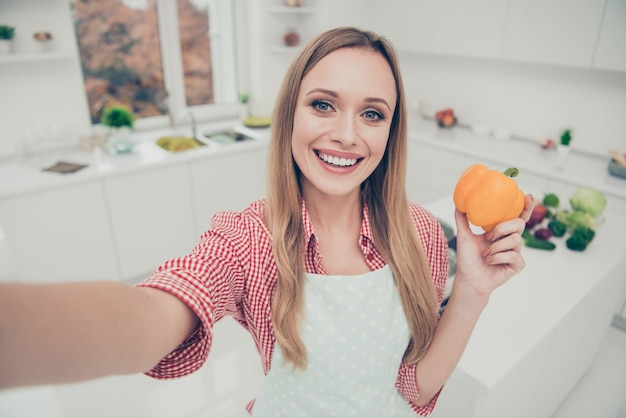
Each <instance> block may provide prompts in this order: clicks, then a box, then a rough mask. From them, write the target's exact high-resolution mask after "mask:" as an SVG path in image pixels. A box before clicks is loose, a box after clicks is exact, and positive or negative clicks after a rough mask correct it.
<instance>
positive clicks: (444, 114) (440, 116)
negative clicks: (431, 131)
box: [435, 108, 457, 128]
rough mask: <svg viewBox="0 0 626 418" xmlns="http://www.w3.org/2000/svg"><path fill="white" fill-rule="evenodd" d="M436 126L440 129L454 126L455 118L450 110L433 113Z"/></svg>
mask: <svg viewBox="0 0 626 418" xmlns="http://www.w3.org/2000/svg"><path fill="white" fill-rule="evenodd" d="M435 119H436V120H437V125H439V127H441V128H451V127H453V126H454V125H456V120H457V119H456V116H455V115H454V110H452V109H451V108H447V109H443V110H440V111H438V112H437V113H435Z"/></svg>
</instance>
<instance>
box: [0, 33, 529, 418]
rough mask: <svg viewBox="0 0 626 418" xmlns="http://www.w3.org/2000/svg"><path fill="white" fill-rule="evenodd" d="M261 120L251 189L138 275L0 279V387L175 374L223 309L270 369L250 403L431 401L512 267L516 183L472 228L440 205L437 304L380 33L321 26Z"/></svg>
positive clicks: (433, 249) (518, 224) (283, 408)
mask: <svg viewBox="0 0 626 418" xmlns="http://www.w3.org/2000/svg"><path fill="white" fill-rule="evenodd" d="M273 120H274V121H275V123H274V125H273V128H272V141H271V144H270V148H269V153H268V154H269V167H270V169H269V176H268V179H269V180H268V196H267V201H264V200H262V201H258V202H254V203H253V204H252V205H251V206H250V207H249V208H247V209H246V210H245V211H243V212H241V213H234V212H226V213H221V214H218V215H216V216H215V217H214V219H213V226H212V228H211V230H209V231H207V232H206V233H205V234H204V235H203V236H202V237H201V239H200V242H199V243H198V245H197V246H196V248H194V250H193V251H192V252H191V253H190V254H189V255H187V256H185V257H181V258H177V259H173V260H170V261H168V262H166V263H164V264H163V265H162V266H161V267H159V268H158V269H157V270H156V271H155V272H154V273H153V274H152V275H151V276H150V277H149V278H148V279H146V280H145V281H144V282H142V283H140V284H139V285H138V286H136V287H128V286H124V285H123V284H120V283H110V282H97V283H80V284H56V285H48V286H29V287H23V286H15V285H12V286H4V287H2V288H0V387H8V386H19V385H26V384H42V383H49V382H64V381H75V380H81V379H89V378H95V377H99V376H103V375H107V374H121V373H136V372H144V371H146V370H148V372H147V374H148V375H150V376H153V377H157V378H169V377H177V376H182V375H185V374H187V373H190V372H193V371H195V370H197V369H198V368H199V367H200V366H201V365H202V364H203V362H204V361H205V360H206V358H207V356H208V354H209V350H210V346H211V342H212V327H213V324H214V323H215V322H216V321H218V320H219V319H221V318H222V317H224V316H225V315H231V316H233V317H234V318H235V319H236V320H237V321H239V322H240V323H241V324H242V325H243V326H244V327H245V328H246V329H247V330H248V331H249V332H250V334H251V335H252V337H253V339H254V341H255V343H256V346H257V348H258V350H259V353H260V355H261V360H262V363H263V367H264V370H265V372H266V374H267V375H268V376H267V379H266V382H265V385H264V388H263V391H262V393H261V394H260V395H259V397H258V399H257V401H256V404H255V405H254V407H253V408H252V413H253V415H254V416H259V417H266V416H285V417H291V416H300V415H301V414H302V413H305V414H308V416H314V417H319V416H327V415H332V414H334V415H335V416H349V415H355V416H363V417H366V416H372V417H380V416H386V417H396V416H398V417H403V416H414V415H415V413H416V412H417V413H420V414H423V415H425V414H428V413H429V412H431V411H432V409H433V407H434V404H435V402H436V399H437V395H438V393H439V391H440V389H441V387H442V386H443V384H444V383H445V381H446V380H447V378H448V377H449V376H450V374H451V373H452V371H453V370H454V368H455V366H456V364H457V362H458V360H459V358H460V356H461V354H462V352H463V349H464V347H465V345H466V343H467V341H468V339H469V337H470V334H471V332H472V329H473V327H474V325H475V323H476V321H477V320H478V318H479V315H480V312H481V311H482V309H483V308H484V307H485V305H486V303H487V300H488V298H489V295H490V293H491V292H492V291H493V290H494V289H495V288H496V287H498V286H499V285H501V284H503V283H504V282H505V281H506V280H508V279H509V278H510V277H511V276H512V275H513V274H515V273H516V272H519V271H520V270H521V269H522V268H523V266H524V261H523V259H522V257H521V255H520V250H521V232H522V231H523V228H524V224H525V221H526V220H527V219H528V217H529V214H530V212H531V211H532V206H533V205H532V198H531V197H530V196H528V197H527V199H526V207H525V209H524V211H523V213H522V214H521V215H520V217H519V218H517V219H514V220H511V221H507V222H504V223H502V224H500V225H498V226H496V227H495V228H494V229H493V231H492V232H490V233H487V234H483V235H474V234H472V233H471V231H470V229H469V225H468V221H467V219H466V217H465V216H464V215H462V214H460V213H458V212H457V213H456V215H455V216H456V223H457V233H458V236H457V251H458V255H457V262H458V265H457V274H456V280H455V283H454V287H453V290H452V293H451V296H450V300H449V302H448V304H447V307H446V312H445V314H444V315H443V316H442V317H441V318H440V319H439V318H438V316H437V312H438V308H439V305H440V303H441V298H442V294H443V289H444V287H445V278H446V276H447V246H446V241H445V236H444V234H443V231H442V230H441V228H440V226H439V224H438V223H437V221H436V219H435V218H434V217H433V216H432V215H431V214H430V213H428V212H427V211H425V210H424V209H423V208H421V207H420V206H418V205H415V204H409V203H408V202H407V199H406V194H405V182H404V177H405V169H406V153H407V152H406V147H407V134H406V112H405V98H404V91H403V85H402V80H401V76H400V73H399V69H398V62H397V58H396V55H395V52H394V50H393V48H392V46H391V45H390V44H389V43H388V42H387V41H386V40H385V39H384V38H380V37H378V36H377V35H375V34H373V33H369V32H364V31H360V30H358V29H354V28H338V29H334V30H331V31H328V32H325V33H323V34H321V35H319V36H318V37H317V38H315V39H313V40H312V41H310V42H309V43H308V44H307V45H306V46H305V47H304V48H303V50H302V51H301V53H300V54H299V55H298V57H297V58H296V59H295V60H294V62H293V63H292V65H291V67H290V68H289V70H288V72H287V76H286V78H285V81H284V84H283V86H282V89H281V91H280V93H279V96H278V99H277V105H276V109H275V114H274V119H273ZM52 313H54V314H52ZM18 365H19V367H17V366H18Z"/></svg>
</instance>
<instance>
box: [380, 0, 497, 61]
mask: <svg viewBox="0 0 626 418" xmlns="http://www.w3.org/2000/svg"><path fill="white" fill-rule="evenodd" d="M507 1H508V0H475V1H471V2H468V1H464V0H437V1H434V0H403V1H393V2H380V1H377V2H373V3H372V4H371V5H370V6H369V10H370V13H369V14H368V16H369V20H370V21H369V22H368V26H369V27H371V28H373V30H375V31H377V32H379V33H380V34H382V35H385V36H387V37H389V38H390V39H391V40H392V41H393V42H394V44H395V45H396V47H397V48H398V49H400V50H404V51H413V52H426V53H434V54H447V55H457V56H470V57H481V58H497V57H498V55H499V54H500V50H501V48H502V35H503V33H504V25H505V23H506V13H507Z"/></svg>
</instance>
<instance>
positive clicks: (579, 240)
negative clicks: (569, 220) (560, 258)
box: [565, 228, 596, 251]
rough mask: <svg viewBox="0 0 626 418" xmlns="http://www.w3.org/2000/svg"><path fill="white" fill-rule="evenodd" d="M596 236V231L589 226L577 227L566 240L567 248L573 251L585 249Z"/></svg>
mask: <svg viewBox="0 0 626 418" xmlns="http://www.w3.org/2000/svg"><path fill="white" fill-rule="evenodd" d="M595 236H596V231H594V230H593V229H589V228H577V229H575V230H574V232H572V235H570V237H569V238H568V239H567V240H566V241H565V245H567V248H569V249H570V250H573V251H584V250H585V249H586V248H587V246H588V245H589V243H590V242H591V241H593V238H594V237H595Z"/></svg>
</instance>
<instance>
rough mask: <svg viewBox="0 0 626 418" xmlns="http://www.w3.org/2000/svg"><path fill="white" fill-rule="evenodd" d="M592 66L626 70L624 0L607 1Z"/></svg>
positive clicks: (625, 10) (625, 9)
mask: <svg viewBox="0 0 626 418" xmlns="http://www.w3.org/2000/svg"><path fill="white" fill-rule="evenodd" d="M593 66H594V67H595V68H602V69H606V70H615V71H626V0H608V1H607V3H606V11H605V13H604V19H603V21H602V29H601V30H600V38H599V39H598V46H597V47H596V55H595V60H594V62H593Z"/></svg>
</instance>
